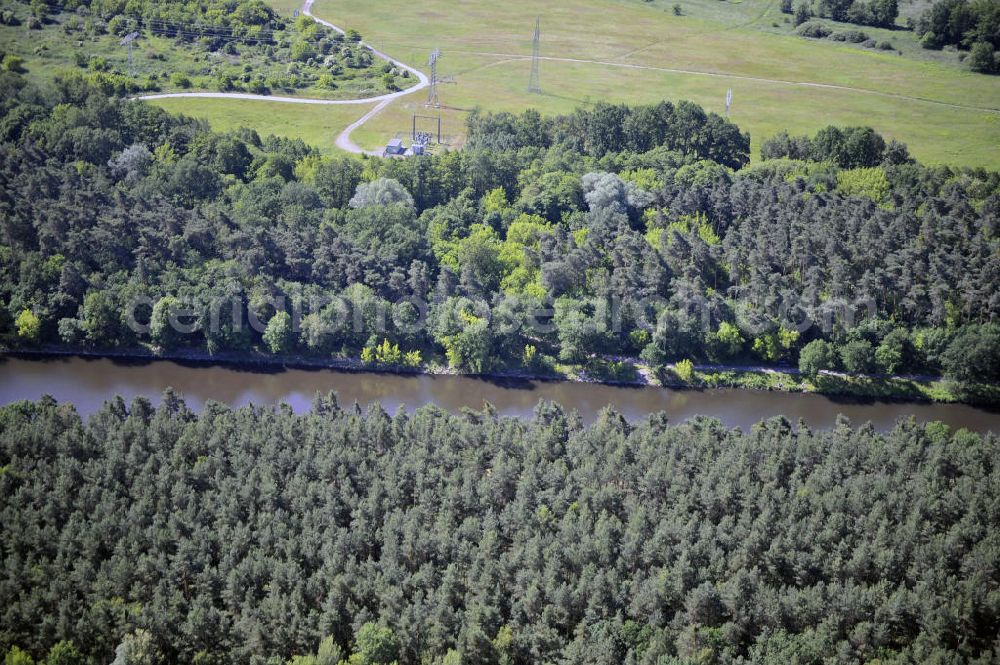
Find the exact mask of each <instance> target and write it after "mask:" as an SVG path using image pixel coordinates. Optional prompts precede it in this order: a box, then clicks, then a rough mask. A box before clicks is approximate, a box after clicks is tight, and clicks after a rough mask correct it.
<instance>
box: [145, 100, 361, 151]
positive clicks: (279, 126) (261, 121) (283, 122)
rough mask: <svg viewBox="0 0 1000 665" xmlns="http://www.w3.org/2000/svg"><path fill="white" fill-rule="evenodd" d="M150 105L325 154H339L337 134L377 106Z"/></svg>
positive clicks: (174, 102) (244, 102)
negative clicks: (286, 140)
mask: <svg viewBox="0 0 1000 665" xmlns="http://www.w3.org/2000/svg"><path fill="white" fill-rule="evenodd" d="M148 103H150V104H156V105H157V106H159V107H161V108H164V109H166V110H167V111H170V112H171V113H183V114H185V115H189V116H192V117H194V118H203V119H205V120H207V121H208V122H209V124H211V126H212V128H213V129H215V130H218V131H223V132H225V131H228V130H231V129H238V128H239V127H252V128H253V129H256V130H257V133H258V134H260V135H261V137H264V136H267V135H268V134H274V135H275V136H284V137H287V138H292V139H302V140H303V141H305V142H306V143H308V144H310V145H314V146H316V147H318V148H319V149H320V151H322V152H323V153H324V154H332V153H334V152H336V151H337V148H336V147H335V146H334V144H333V141H334V139H335V138H336V137H337V134H338V133H340V131H341V130H342V129H343V128H344V127H346V126H347V125H349V124H350V123H352V122H354V121H355V120H357V119H358V118H360V117H361V116H362V115H364V114H365V113H367V112H368V111H369V110H370V109H371V108H372V107H373V106H375V104H350V105H343V106H321V105H307V104H286V103H282V102H263V101H248V100H238V99H200V98H195V97H185V98H174V99H157V100H152V101H150V102H148Z"/></svg>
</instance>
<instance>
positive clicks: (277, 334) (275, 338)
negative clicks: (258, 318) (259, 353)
mask: <svg viewBox="0 0 1000 665" xmlns="http://www.w3.org/2000/svg"><path fill="white" fill-rule="evenodd" d="M293 338H294V336H293V334H292V317H291V316H289V314H288V312H278V313H277V314H275V315H274V316H272V317H271V320H270V321H268V322H267V328H266V329H265V330H264V343H265V344H267V348H268V349H270V350H271V353H286V352H288V351H290V350H291V348H292V340H293Z"/></svg>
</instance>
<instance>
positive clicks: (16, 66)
mask: <svg viewBox="0 0 1000 665" xmlns="http://www.w3.org/2000/svg"><path fill="white" fill-rule="evenodd" d="M3 70H4V71H5V72H21V71H24V58H22V57H20V56H17V55H14V54H13V53H8V54H7V55H5V56H4V57H3Z"/></svg>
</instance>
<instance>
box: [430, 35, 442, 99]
mask: <svg viewBox="0 0 1000 665" xmlns="http://www.w3.org/2000/svg"><path fill="white" fill-rule="evenodd" d="M440 57H441V49H439V48H436V49H434V50H433V51H432V52H431V57H430V59H429V60H428V61H427V66H428V67H430V68H431V87H430V89H429V90H428V91H427V106H434V107H437V108H440V107H441V98H440V97H439V96H438V74H437V62H438V59H439V58H440Z"/></svg>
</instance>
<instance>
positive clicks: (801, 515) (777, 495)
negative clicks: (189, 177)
mask: <svg viewBox="0 0 1000 665" xmlns="http://www.w3.org/2000/svg"><path fill="white" fill-rule="evenodd" d="M998 459H1000V440H998V439H997V437H996V436H995V435H992V434H991V435H987V436H978V435H975V434H972V433H969V432H968V431H965V430H958V431H954V432H953V431H950V430H949V429H948V428H947V427H946V426H944V425H942V424H940V423H931V424H927V425H917V424H914V422H913V421H901V422H900V423H899V424H897V426H896V427H895V429H893V430H892V431H891V432H888V433H885V434H881V433H878V432H875V431H873V430H872V428H871V427H870V426H863V427H860V428H855V427H853V426H851V425H850V424H849V423H847V422H846V421H840V422H838V424H837V425H836V427H834V428H833V429H831V430H828V431H821V432H813V431H810V430H809V429H808V428H807V427H806V426H805V425H804V424H802V423H799V424H798V425H797V426H796V427H793V426H792V424H791V423H789V422H787V421H786V420H784V419H783V418H774V419H771V420H768V421H765V422H761V423H759V424H757V425H755V426H754V427H753V428H751V429H750V430H749V431H746V432H742V431H740V430H738V429H734V430H728V429H726V428H725V427H723V426H722V425H721V424H720V423H719V422H718V421H716V420H712V419H703V418H700V419H695V420H692V421H689V422H687V423H685V424H682V425H672V424H668V423H667V422H666V418H665V416H663V415H662V414H653V415H651V416H649V417H648V418H647V419H645V420H643V421H641V422H636V423H629V422H626V421H625V420H624V419H623V418H622V417H621V416H620V415H618V414H617V413H615V412H614V411H613V410H611V409H608V410H605V411H604V412H603V413H602V414H601V415H600V417H599V418H598V420H597V422H596V423H594V424H593V425H591V426H588V427H584V426H583V425H582V424H581V423H580V420H579V418H578V417H577V416H576V415H575V414H574V413H566V412H564V411H563V410H562V409H561V408H560V407H558V406H557V405H554V404H549V403H540V404H539V406H538V407H537V408H536V411H535V415H534V417H533V418H531V419H529V420H518V419H513V418H500V417H497V416H496V415H495V414H494V413H493V411H492V410H491V409H490V407H489V406H488V405H487V406H486V408H485V409H484V410H483V411H482V412H472V411H467V412H465V413H462V414H458V415H449V414H447V413H445V412H443V411H441V410H439V409H437V408H435V407H425V408H423V409H420V410H419V411H417V412H416V413H415V414H413V415H407V414H405V413H403V412H400V413H398V414H396V415H390V414H388V413H386V412H385V411H383V410H382V409H381V408H379V407H378V406H372V407H371V408H369V409H368V410H367V412H362V411H361V410H360V409H359V408H358V407H357V406H355V407H349V406H348V407H347V408H342V407H341V406H339V405H338V403H337V400H336V397H335V396H334V395H332V394H330V395H325V396H317V398H316V400H315V402H314V405H313V408H312V410H311V411H309V412H308V413H304V414H301V415H296V414H293V413H292V412H291V411H290V409H288V408H287V407H282V406H275V407H263V408H261V407H252V406H248V407H244V408H241V409H238V410H231V409H229V408H227V407H224V406H221V405H219V404H214V403H210V404H208V405H206V406H205V407H204V408H203V409H202V411H201V413H200V414H195V413H192V412H191V411H190V410H189V409H188V408H187V407H186V406H185V405H184V403H183V401H181V400H180V399H179V398H178V397H177V396H176V395H174V394H173V393H171V392H169V391H168V392H167V393H165V394H164V395H163V397H162V400H161V404H160V406H159V407H157V408H154V407H153V405H152V404H151V403H150V402H149V401H148V400H146V399H145V398H137V399H135V400H134V401H133V402H132V403H131V404H129V405H126V404H125V403H124V402H123V401H122V400H121V399H120V398H114V399H110V400H109V401H108V402H107V403H106V404H105V405H104V407H103V408H101V409H100V410H99V411H98V412H97V413H96V414H94V415H93V416H92V417H91V418H90V419H89V420H87V421H86V422H84V421H82V420H81V419H80V417H79V416H78V415H77V413H76V412H75V410H74V409H73V406H72V405H71V404H65V403H64V404H58V403H56V402H54V401H53V400H51V399H43V400H41V401H39V402H36V403H28V402H20V403H16V404H12V405H9V406H5V407H3V408H0V548H2V552H3V561H4V565H3V567H2V569H0V653H7V660H6V663H7V664H8V665H15V664H17V665H28V664H30V663H32V662H33V661H34V662H38V663H50V664H55V663H60V664H70V663H72V664H74V665H75V664H78V663H100V662H104V663H107V662H111V661H113V662H114V663H116V664H119V665H126V664H128V665H166V664H169V663H198V664H199V665H206V664H228V663H234V664H235V663H251V664H260V665H264V664H266V665H282V664H283V663H286V662H287V663H290V665H316V664H323V665H328V664H334V663H338V662H346V663H350V664H359V663H360V664H366V663H367V664H373V665H374V664H388V663H390V662H398V663H400V664H402V665H406V664H410V663H449V664H452V663H493V664H497V663H532V662H567V663H595V664H596V663H607V664H612V663H616V664H617V663H662V664H673V663H678V664H680V663H740V662H756V663H774V664H775V665H777V664H781V665H785V664H787V663H789V662H797V663H800V664H802V665H809V664H813V663H815V664H816V665H819V664H821V663H824V664H825V663H831V662H838V663H839V662H844V663H849V662H881V663H910V662H967V663H982V664H984V665H985V663H989V662H995V661H996V658H997V657H998V655H1000V643H998V641H997V635H998V634H1000V595H998V593H997V589H998V584H1000V568H998V564H997V562H998V561H1000V540H998V538H1000V536H998V534H1000V509H998V506H1000V495H998V488H1000V482H998V481H1000V478H998V473H1000V470H998V465H997V460H998Z"/></svg>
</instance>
